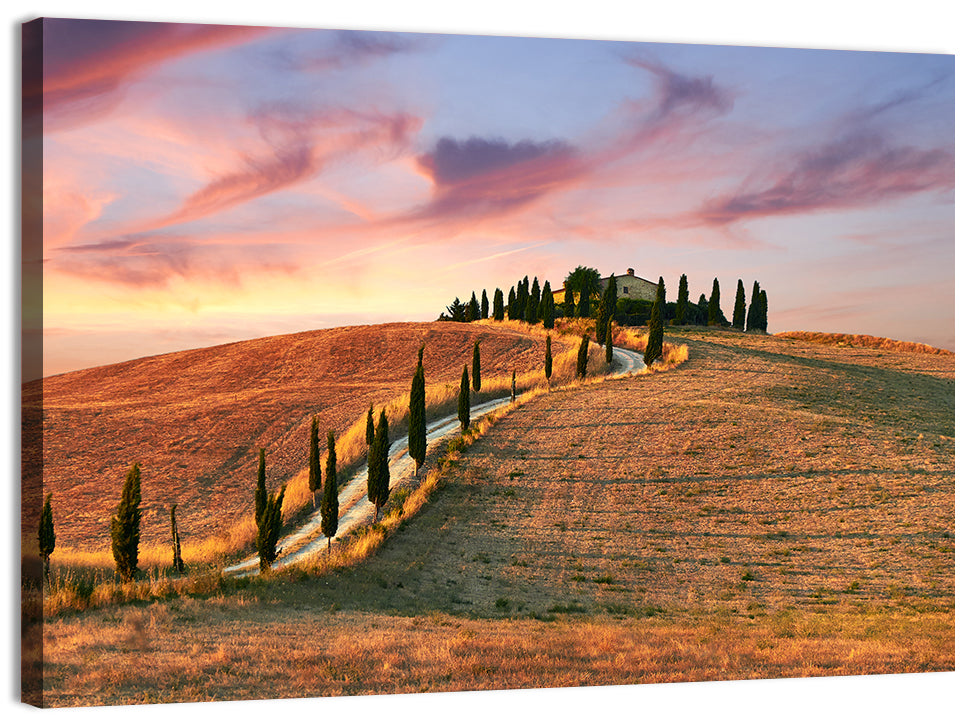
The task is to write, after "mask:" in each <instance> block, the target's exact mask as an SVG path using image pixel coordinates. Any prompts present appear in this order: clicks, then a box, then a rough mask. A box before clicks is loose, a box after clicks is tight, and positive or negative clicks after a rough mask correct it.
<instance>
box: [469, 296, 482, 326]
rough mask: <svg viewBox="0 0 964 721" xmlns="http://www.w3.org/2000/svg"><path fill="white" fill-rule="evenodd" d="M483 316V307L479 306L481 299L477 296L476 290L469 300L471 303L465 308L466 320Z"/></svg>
mask: <svg viewBox="0 0 964 721" xmlns="http://www.w3.org/2000/svg"><path fill="white" fill-rule="evenodd" d="M481 317H482V309H481V308H479V299H478V298H476V297H475V291H474V290H473V291H472V298H471V299H470V300H469V304H468V305H467V306H466V308H465V320H466V322H467V323H471V322H473V321H476V320H478V319H479V318H481Z"/></svg>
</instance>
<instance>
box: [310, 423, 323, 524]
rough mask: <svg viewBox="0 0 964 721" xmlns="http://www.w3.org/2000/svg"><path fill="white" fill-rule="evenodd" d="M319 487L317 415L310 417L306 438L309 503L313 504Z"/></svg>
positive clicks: (319, 465)
mask: <svg viewBox="0 0 964 721" xmlns="http://www.w3.org/2000/svg"><path fill="white" fill-rule="evenodd" d="M320 488H321V458H320V456H319V453H318V416H314V417H313V418H312V419H311V435H310V437H309V440H308V490H309V491H310V492H311V505H312V507H314V506H315V494H316V493H317V492H318V490H319V489H320Z"/></svg>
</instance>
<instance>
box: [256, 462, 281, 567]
mask: <svg viewBox="0 0 964 721" xmlns="http://www.w3.org/2000/svg"><path fill="white" fill-rule="evenodd" d="M284 498H285V486H284V484H282V485H281V488H280V489H279V490H278V493H277V494H274V495H272V494H269V493H268V489H267V486H266V483H265V464H264V448H262V449H261V451H260V454H259V456H258V485H257V487H256V488H255V491H254V512H255V519H254V520H255V523H256V524H257V526H258V535H257V539H256V541H255V543H256V545H257V547H258V567H259V569H260V571H261V573H265V572H267V571H268V570H270V569H271V564H272V563H274V562H275V559H277V558H278V539H279V538H281V526H282V517H281V505H282V504H283V503H284Z"/></svg>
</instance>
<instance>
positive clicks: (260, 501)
mask: <svg viewBox="0 0 964 721" xmlns="http://www.w3.org/2000/svg"><path fill="white" fill-rule="evenodd" d="M267 507H268V489H267V487H266V486H265V472H264V448H262V449H261V453H260V454H259V455H258V483H257V485H256V486H255V488H254V519H255V520H256V521H257V522H258V523H259V525H260V523H261V521H260V518H261V516H263V515H264V511H265V509H266V508H267Z"/></svg>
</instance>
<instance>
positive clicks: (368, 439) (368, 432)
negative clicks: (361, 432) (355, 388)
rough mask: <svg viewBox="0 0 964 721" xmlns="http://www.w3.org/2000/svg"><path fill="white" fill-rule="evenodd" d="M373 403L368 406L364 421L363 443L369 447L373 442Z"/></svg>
mask: <svg viewBox="0 0 964 721" xmlns="http://www.w3.org/2000/svg"><path fill="white" fill-rule="evenodd" d="M374 414H375V404H374V403H373V404H371V405H370V406H368V420H367V421H366V423H365V443H367V444H368V447H369V448H371V445H372V443H374V442H375V415H374Z"/></svg>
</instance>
